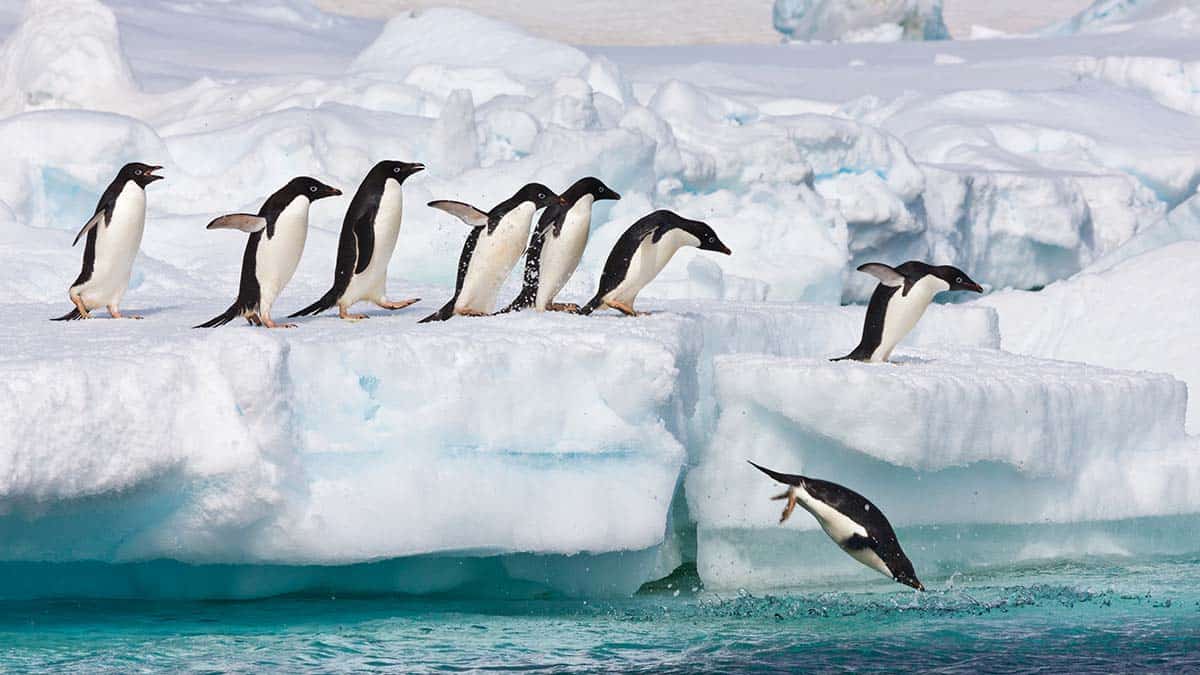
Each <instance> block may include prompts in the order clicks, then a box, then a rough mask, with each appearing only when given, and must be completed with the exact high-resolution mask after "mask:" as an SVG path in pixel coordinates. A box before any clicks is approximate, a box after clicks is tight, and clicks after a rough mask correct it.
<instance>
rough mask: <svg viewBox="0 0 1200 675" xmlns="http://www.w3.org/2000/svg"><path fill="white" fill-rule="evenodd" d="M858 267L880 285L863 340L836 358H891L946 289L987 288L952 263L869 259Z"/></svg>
mask: <svg viewBox="0 0 1200 675" xmlns="http://www.w3.org/2000/svg"><path fill="white" fill-rule="evenodd" d="M858 271H859V272H866V273H867V274H870V275H871V276H874V277H876V278H877V279H879V285H878V286H876V287H875V292H874V293H872V294H871V302H870V304H869V305H867V317H866V320H865V321H864V323H863V334H862V340H861V341H860V342H859V343H858V346H857V347H855V348H854V351H852V352H850V353H849V354H847V355H845V356H842V357H839V358H836V359H832V360H834V361H844V360H847V359H849V360H852V361H871V362H874V363H881V362H884V361H887V360H888V358H889V357H890V356H891V355H892V349H894V348H895V347H896V344H897V343H899V342H900V341H901V340H903V339H904V336H906V335H908V333H909V331H911V330H912V329H913V326H916V325H917V321H919V320H920V319H921V316H922V315H923V314H924V313H925V309H926V308H927V307H929V303H931V302H933V296H935V295H937V294H938V293H941V292H943V291H973V292H975V293H982V292H983V288H982V287H981V286H980V285H979V284H977V283H975V282H974V281H972V280H971V278H970V277H968V276H967V275H966V273H965V272H963V271H962V270H960V269H958V268H957V267H951V266H950V265H940V266H937V267H935V266H933V265H928V264H926V263H923V262H920V261H918V260H910V261H908V262H906V263H904V264H903V265H900V266H899V267H895V268H892V267H889V266H887V265H884V264H883V263H867V264H865V265H861V266H859V268H858Z"/></svg>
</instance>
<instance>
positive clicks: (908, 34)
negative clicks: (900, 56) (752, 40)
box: [772, 0, 950, 42]
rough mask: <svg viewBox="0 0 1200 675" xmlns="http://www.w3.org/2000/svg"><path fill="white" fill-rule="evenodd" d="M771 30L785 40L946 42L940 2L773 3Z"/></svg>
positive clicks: (831, 0) (804, 0)
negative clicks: (772, 28)
mask: <svg viewBox="0 0 1200 675" xmlns="http://www.w3.org/2000/svg"><path fill="white" fill-rule="evenodd" d="M772 16H773V20H774V24H775V30H777V31H779V32H780V33H783V35H784V38H785V39H788V40H821V41H834V40H836V41H843V42H895V41H897V40H946V39H949V38H950V31H948V30H947V29H946V24H945V22H944V21H942V0H775V6H774V9H773V10H772Z"/></svg>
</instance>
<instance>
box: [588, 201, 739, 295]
mask: <svg viewBox="0 0 1200 675" xmlns="http://www.w3.org/2000/svg"><path fill="white" fill-rule="evenodd" d="M684 246H695V247H697V248H699V249H700V250H702V251H717V252H718V253H724V254H725V255H730V254H732V253H733V252H732V251H730V250H729V247H728V246H726V245H725V244H724V243H723V242H722V241H721V239H720V238H719V237H718V236H717V233H716V232H713V229H712V228H711V227H709V226H708V224H707V223H702V222H700V221H698V220H688V219H687V218H684V217H682V216H680V215H678V214H675V213H672V212H671V211H655V212H654V213H651V214H650V215H648V216H645V217H643V218H642V219H641V220H639V221H637V222H636V223H634V224H633V225H630V226H629V229H628V230H625V233H624V234H622V235H621V237H620V238H619V239H617V243H616V244H615V245H614V246H613V250H612V253H609V254H608V261H607V262H605V263H604V272H603V273H602V274H601V275H600V288H599V290H597V291H596V296H595V297H593V298H592V300H591V301H590V302H588V304H586V305H584V306H583V307H582V308H580V310H579V312H580V313H581V314H591V313H592V312H594V311H595V310H596V309H598V308H599V307H600V306H601V305H604V306H608V307H612V308H613V309H615V310H617V311H620V312H622V313H624V314H626V315H628V316H638V314H639V312H636V311H634V309H633V301H634V300H635V299H637V294H638V293H639V292H640V291H641V290H642V289H643V288H645V286H646V284H648V283H650V282H651V281H653V280H654V277H656V276H658V273H659V272H661V271H662V269H663V268H664V267H666V265H667V263H668V262H669V261H670V260H671V256H674V255H675V252H676V251H678V250H679V249H681V248H683V247H684Z"/></svg>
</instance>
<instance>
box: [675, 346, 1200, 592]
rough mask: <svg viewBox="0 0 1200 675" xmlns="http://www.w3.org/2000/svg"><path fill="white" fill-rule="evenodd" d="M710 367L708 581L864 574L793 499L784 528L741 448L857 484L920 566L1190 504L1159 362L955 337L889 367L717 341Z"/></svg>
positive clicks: (1071, 542) (700, 505)
mask: <svg viewBox="0 0 1200 675" xmlns="http://www.w3.org/2000/svg"><path fill="white" fill-rule="evenodd" d="M714 367H715V370H716V373H715V379H716V385H715V390H716V397H717V406H718V408H719V410H720V417H719V420H718V423H717V431H716V433H715V434H714V435H713V436H712V437H711V440H710V442H708V443H706V444H704V445H703V446H702V449H701V450H700V457H699V459H698V460H693V461H694V462H696V466H695V468H694V469H692V470H691V471H690V472H689V474H688V477H687V484H686V489H687V499H688V507H689V512H690V514H691V516H692V517H693V518H694V519H695V521H696V523H697V530H698V538H697V543H698V551H697V564H698V569H699V571H700V574H701V577H702V578H703V579H704V580H705V583H706V585H707V586H709V587H710V588H718V589H720V588H739V587H759V588H761V587H775V586H785V585H789V584H797V583H811V582H812V581H814V580H817V579H821V578H824V577H846V576H855V575H857V576H858V577H859V578H867V577H870V576H871V573H870V572H868V571H865V570H863V569H862V568H861V567H858V568H856V563H854V562H853V561H852V560H850V558H848V557H847V556H845V554H843V553H842V552H841V551H840V550H838V549H837V547H836V546H835V545H833V543H832V542H830V541H829V540H828V538H827V537H826V536H825V535H824V533H822V532H820V531H819V530H817V528H818V526H817V524H816V521H815V520H813V519H812V518H810V517H808V515H807V514H805V513H804V512H803V511H800V512H799V513H797V514H796V515H793V517H792V519H791V520H790V521H789V523H788V524H787V525H786V526H785V527H780V526H778V525H777V524H776V523H777V521H778V513H779V508H780V507H779V502H773V501H770V500H769V499H768V498H769V497H770V496H772V495H773V494H776V493H777V492H778V488H777V487H776V486H773V485H772V484H771V481H770V480H769V479H766V478H765V477H764V476H763V475H762V474H761V473H759V472H758V471H757V470H755V469H753V468H752V467H750V466H749V465H747V464H746V463H745V460H746V459H752V460H754V461H755V462H758V463H760V464H763V465H765V466H769V467H772V468H775V469H777V470H781V471H786V472H788V473H801V474H804V475H810V476H813V477H817V478H822V479H826V480H832V481H834V482H837V483H840V484H843V485H846V486H847V487H850V488H851V489H854V490H856V491H858V492H860V493H862V494H864V495H866V496H867V497H868V498H869V499H871V500H872V501H873V502H874V503H875V504H876V506H877V507H878V508H880V509H882V510H883V511H884V512H885V513H886V515H887V516H888V518H889V519H890V520H891V522H892V523H893V525H895V526H896V527H897V528H898V531H899V534H900V539H901V542H902V544H903V545H904V547H905V549H906V551H907V552H908V554H909V556H910V557H911V558H912V559H913V560H914V562H915V563H916V565H917V569H918V573H919V574H922V576H923V577H924V576H927V574H926V573H928V574H933V573H940V571H941V570H945V569H947V568H948V567H949V569H950V570H954V569H961V566H962V565H971V564H976V563H977V562H978V561H981V560H990V559H995V558H996V557H1001V558H1003V559H1005V560H1009V561H1011V560H1014V559H1021V558H1022V557H1024V556H1029V557H1040V556H1041V555H1043V553H1039V552H1041V551H1045V550H1046V545H1054V546H1055V548H1054V549H1053V550H1055V551H1057V552H1058V553H1059V554H1063V555H1068V554H1073V553H1089V552H1095V551H1096V547H1097V546H1099V545H1101V543H1102V542H1112V541H1115V540H1112V539H1110V538H1108V537H1107V535H1106V532H1107V531H1108V529H1110V528H1111V525H1095V524H1090V525H1087V526H1083V527H1078V528H1076V527H1072V528H1070V529H1071V530H1072V531H1073V534H1072V536H1071V537H1069V538H1067V539H1066V540H1064V538H1063V537H1062V528H1058V529H1056V528H1054V527H1052V526H1049V525H1047V523H1079V522H1087V523H1097V522H1098V521H1109V520H1117V519H1124V518H1135V517H1139V516H1143V515H1148V514H1164V513H1191V512H1195V511H1196V509H1198V508H1200V491H1198V490H1197V488H1198V487H1200V482H1197V481H1198V480H1200V471H1197V470H1196V468H1195V466H1194V462H1191V461H1190V460H1189V459H1188V456H1189V454H1190V453H1193V452H1195V441H1194V440H1191V439H1187V438H1185V436H1184V432H1183V414H1184V407H1185V405H1186V399H1187V393H1186V390H1185V388H1184V386H1183V384H1182V383H1181V382H1179V381H1177V380H1174V379H1173V378H1171V377H1169V376H1163V375H1155V374H1149V373H1135V372H1123V371H1113V370H1106V369H1103V368H1097V367H1094V366H1086V365H1082V364H1073V363H1067V362H1055V361H1043V360H1039V359H1033V358H1029V357H1021V356H1015V355H1011V354H1006V353H1004V352H999V351H988V350H971V349H961V348H959V349H955V350H953V351H951V350H929V351H912V350H909V351H906V352H905V354H904V356H902V357H901V360H900V362H899V363H896V364H892V365H866V364H846V363H828V362H825V361H814V360H810V359H785V358H779V357H771V356H723V357H719V358H717V360H716V362H715V366H714ZM1115 495H1119V497H1117V496H1115ZM1012 523H1023V524H1028V525H1026V526H1024V527H1022V528H1019V529H1018V528H1005V527H1004V524H1012ZM1117 529H1120V528H1119V527H1118V528H1117ZM813 530H816V531H815V532H813ZM797 531H800V532H797ZM1092 531H1095V532H1096V533H1097V534H1096V535H1095V536H1088V535H1086V534H1084V533H1088V532H1092ZM1000 539H1003V541H1004V544H1003V545H1000V544H999V541H1000ZM1104 545H1107V546H1109V549H1108V552H1111V551H1112V546H1115V544H1111V545H1109V544H1104ZM1152 549H1153V550H1161V547H1152ZM1168 550H1177V549H1175V548H1169V549H1168ZM956 566H957V567H956ZM925 581H926V583H927V584H929V583H930V582H929V579H925Z"/></svg>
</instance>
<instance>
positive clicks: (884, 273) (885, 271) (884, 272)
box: [858, 262, 906, 286]
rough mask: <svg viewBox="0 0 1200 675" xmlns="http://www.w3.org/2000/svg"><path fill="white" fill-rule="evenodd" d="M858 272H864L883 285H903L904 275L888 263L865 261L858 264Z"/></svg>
mask: <svg viewBox="0 0 1200 675" xmlns="http://www.w3.org/2000/svg"><path fill="white" fill-rule="evenodd" d="M858 271H859V272H866V273H867V274H870V275H871V276H873V277H875V278H876V279H878V280H879V283H881V284H883V285H884V286H903V285H904V282H905V281H906V277H905V276H904V275H903V274H901V273H900V272H898V271H896V269H895V268H894V267H892V266H890V265H885V264H883V263H877V262H873V263H867V264H865V265H859V266H858Z"/></svg>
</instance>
